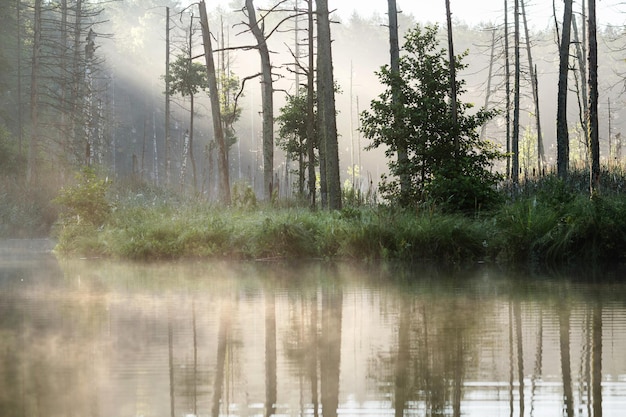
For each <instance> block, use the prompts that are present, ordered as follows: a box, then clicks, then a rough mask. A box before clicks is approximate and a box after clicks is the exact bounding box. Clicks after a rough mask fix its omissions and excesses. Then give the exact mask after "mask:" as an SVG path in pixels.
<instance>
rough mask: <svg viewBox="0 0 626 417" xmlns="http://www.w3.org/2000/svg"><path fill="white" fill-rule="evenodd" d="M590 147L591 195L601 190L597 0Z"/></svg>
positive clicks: (592, 16)
mask: <svg viewBox="0 0 626 417" xmlns="http://www.w3.org/2000/svg"><path fill="white" fill-rule="evenodd" d="M588 30H589V51H588V52H589V147H590V149H591V184H590V191H591V195H592V196H594V195H596V194H597V193H598V192H600V139H599V130H600V126H599V122H598V39H597V33H596V0H589V28H588Z"/></svg>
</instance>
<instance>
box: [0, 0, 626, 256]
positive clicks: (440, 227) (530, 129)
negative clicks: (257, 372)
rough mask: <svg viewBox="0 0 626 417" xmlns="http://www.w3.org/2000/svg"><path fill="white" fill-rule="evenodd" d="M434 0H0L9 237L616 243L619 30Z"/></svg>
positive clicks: (2, 159) (187, 251)
mask: <svg viewBox="0 0 626 417" xmlns="http://www.w3.org/2000/svg"><path fill="white" fill-rule="evenodd" d="M381 1H382V0H381ZM256 3H259V4H256ZM445 3H446V8H447V16H445V17H444V19H442V20H443V21H445V22H446V23H447V24H439V25H437V24H431V23H428V22H420V21H419V20H418V18H417V17H416V16H413V15H412V14H407V13H401V11H400V10H398V9H397V6H396V2H395V0H388V1H387V6H388V9H387V10H388V11H389V12H388V13H387V14H386V15H384V16H381V15H373V16H360V15H359V14H358V13H357V12H354V13H353V14H352V15H351V16H350V17H349V18H348V19H346V18H343V17H341V16H340V15H338V14H337V13H336V11H335V10H332V9H329V5H328V1H327V0H317V1H313V0H273V1H266V2H258V1H257V2H254V1H253V0H246V1H243V0H234V1H231V3H230V5H229V7H228V8H222V7H217V8H215V7H214V6H213V5H206V4H205V2H204V1H201V2H199V3H190V4H187V3H185V4H182V3H180V2H177V1H164V0H159V1H156V0H148V1H136V0H126V1H96V0H91V1H88V0H58V1H51V0H50V1H44V0H28V1H26V0H22V1H21V0H0V20H1V23H2V25H1V27H0V41H1V42H2V45H3V48H2V50H0V176H1V177H2V182H1V183H0V193H2V197H3V198H2V199H1V201H0V236H2V237H32V236H48V235H52V236H54V237H55V238H56V239H58V240H59V246H58V249H59V251H61V252H66V253H91V254H94V255H98V256H100V255H109V256H119V257H130V258H145V259H153V258H176V257H183V256H228V257H235V258H256V259H258V258H275V257H278V258H282V257H312V258H319V257H335V256H343V257H354V258H381V257H382V258H387V257H391V258H402V259H417V258H419V259H421V258H428V259H432V258H436V259H443V260H455V261H456V260H459V259H487V258H489V259H501V258H506V259H514V260H525V261H527V260H529V259H531V260H534V259H541V260H546V259H552V260H554V259H560V260H569V259H573V258H579V257H580V255H581V254H583V255H584V256H583V257H584V258H592V259H594V260H595V259H603V260H620V259H621V257H622V256H623V255H621V254H622V253H623V251H622V250H621V249H623V248H625V247H626V214H623V213H624V210H623V206H624V204H626V199H625V198H623V197H622V196H621V191H622V188H623V186H624V183H625V182H624V181H625V180H626V178H625V176H624V170H623V160H622V142H621V130H622V127H623V122H622V120H623V119H624V114H623V109H622V107H623V105H622V104H623V98H622V93H623V85H624V83H623V74H624V71H625V70H626V62H625V61H624V59H623V57H622V55H623V48H624V39H623V36H622V35H623V28H622V27H615V26H610V25H606V24H603V22H597V21H596V15H595V7H596V6H595V0H589V1H584V0H583V1H582V2H573V1H572V0H565V1H564V2H556V3H558V7H556V6H555V8H554V22H553V24H552V25H551V26H550V27H546V28H538V27H536V26H533V25H532V22H529V21H528V19H527V14H526V8H527V7H529V5H528V4H525V3H527V2H525V1H524V0H503V2H502V10H503V13H502V15H503V21H499V22H484V23H480V24H475V25H468V24H466V23H464V22H462V21H459V20H455V19H452V16H453V15H454V14H453V12H454V3H452V4H450V1H446V2H445ZM561 3H563V4H561ZM531 6H532V5H531ZM207 7H209V9H208V10H207ZM446 18H447V19H446ZM224 207H228V208H227V209H226V210H224ZM494 219H495V220H494ZM433 242H436V244H433Z"/></svg>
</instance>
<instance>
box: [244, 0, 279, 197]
mask: <svg viewBox="0 0 626 417" xmlns="http://www.w3.org/2000/svg"><path fill="white" fill-rule="evenodd" d="M246 10H247V11H248V20H249V23H250V30H251V31H252V34H253V35H254V37H255V39H256V42H257V49H258V51H259V55H260V57H261V77H262V82H261V101H262V104H261V108H262V112H263V192H264V194H265V199H267V200H270V199H271V198H272V189H273V172H274V85H273V80H272V63H271V61H270V52H269V48H268V46H267V39H266V38H265V34H264V33H263V29H262V28H261V27H259V23H258V21H257V18H256V12H255V10H254V4H253V1H252V0H246Z"/></svg>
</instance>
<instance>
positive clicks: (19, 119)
mask: <svg viewBox="0 0 626 417" xmlns="http://www.w3.org/2000/svg"><path fill="white" fill-rule="evenodd" d="M15 3H16V5H15V8H16V11H17V48H16V51H17V59H16V61H17V125H18V135H17V149H18V152H19V154H20V155H22V142H23V134H24V122H23V120H22V18H21V14H22V0H15Z"/></svg>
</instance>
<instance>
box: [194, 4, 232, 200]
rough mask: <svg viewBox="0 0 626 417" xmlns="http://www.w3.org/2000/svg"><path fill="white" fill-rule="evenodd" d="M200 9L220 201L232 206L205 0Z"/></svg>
mask: <svg viewBox="0 0 626 417" xmlns="http://www.w3.org/2000/svg"><path fill="white" fill-rule="evenodd" d="M198 7H199V9H200V22H201V24H202V41H203V43H204V59H205V61H206V67H207V78H208V81H209V96H210V98H211V114H212V117H213V133H214V135H215V141H216V142H217V147H218V153H217V166H218V170H219V173H220V175H219V176H220V180H219V189H220V200H221V202H222V203H223V204H226V205H230V202H231V200H230V180H229V177H228V162H227V161H228V159H227V156H226V152H227V150H226V143H225V141H224V130H223V129H222V116H221V108H220V96H219V92H218V90H217V79H216V77H215V62H214V61H213V48H212V46H211V35H210V32H209V20H208V18H207V13H206V4H205V3H204V0H200V3H199V5H198Z"/></svg>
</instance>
